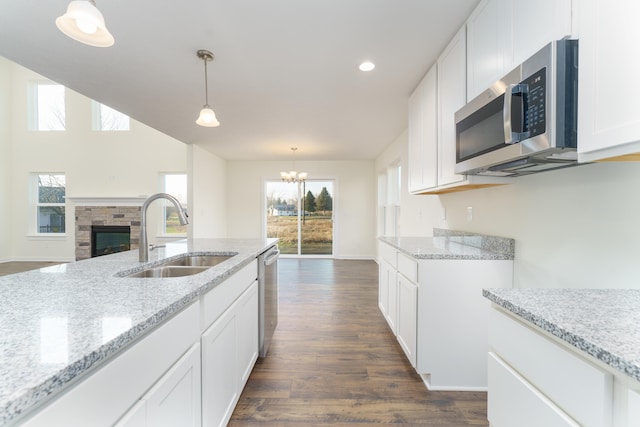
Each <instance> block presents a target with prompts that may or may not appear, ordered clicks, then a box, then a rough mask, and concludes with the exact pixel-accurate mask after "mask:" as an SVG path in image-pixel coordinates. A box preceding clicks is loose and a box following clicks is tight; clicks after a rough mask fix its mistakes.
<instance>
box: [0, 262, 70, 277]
mask: <svg viewBox="0 0 640 427" xmlns="http://www.w3.org/2000/svg"><path fill="white" fill-rule="evenodd" d="M58 264H60V263H59V262H37V261H11V262H0V276H6V275H7V274H15V273H22V272H23V271H29V270H36V269H38V268H42V267H51V266H52V265H58Z"/></svg>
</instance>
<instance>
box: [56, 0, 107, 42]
mask: <svg viewBox="0 0 640 427" xmlns="http://www.w3.org/2000/svg"><path fill="white" fill-rule="evenodd" d="M56 26H57V27H58V28H59V29H60V31H62V32H63V33H65V34H66V35H67V36H69V37H71V38H72V39H74V40H76V41H79V42H80V43H84V44H87V45H89V46H96V47H109V46H112V45H113V43H114V39H113V36H112V35H111V33H110V32H109V30H107V27H106V25H105V23H104V18H103V17H102V13H100V11H99V10H98V8H97V7H96V6H95V2H94V1H93V0H74V1H72V2H71V3H69V6H68V7H67V12H66V13H65V14H64V15H62V16H60V17H58V18H57V19H56Z"/></svg>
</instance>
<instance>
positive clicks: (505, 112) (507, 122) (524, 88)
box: [502, 83, 529, 144]
mask: <svg viewBox="0 0 640 427" xmlns="http://www.w3.org/2000/svg"><path fill="white" fill-rule="evenodd" d="M525 93H529V85H527V84H523V83H519V84H510V85H508V86H507V88H506V89H505V91H504V105H503V108H502V118H503V124H504V143H505V144H515V143H517V142H520V141H522V140H523V139H525V138H528V136H529V132H514V131H513V125H512V123H511V101H512V100H513V95H517V94H525Z"/></svg>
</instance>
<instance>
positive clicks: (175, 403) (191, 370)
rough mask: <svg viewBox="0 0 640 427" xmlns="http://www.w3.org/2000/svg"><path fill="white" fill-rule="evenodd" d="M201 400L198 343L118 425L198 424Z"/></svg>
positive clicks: (187, 426) (167, 426) (169, 426)
mask: <svg viewBox="0 0 640 427" xmlns="http://www.w3.org/2000/svg"><path fill="white" fill-rule="evenodd" d="M200 403H201V400H200V345H199V344H197V343H196V344H194V345H193V347H191V349H189V351H187V353H186V354H185V355H184V356H182V357H181V358H180V360H178V361H177V362H176V364H175V365H173V367H172V368H171V369H169V371H168V372H167V373H166V374H165V375H164V376H163V377H162V378H161V379H160V380H158V382H157V383H156V384H155V385H154V386H153V387H152V388H151V390H149V391H148V392H147V393H146V394H145V396H144V397H143V398H142V399H140V401H139V402H138V403H137V404H136V405H134V407H133V408H132V409H131V410H129V412H127V414H126V415H125V416H124V417H123V418H122V419H121V420H120V421H119V422H118V423H117V424H116V427H150V426H153V427H175V426H185V427H197V426H199V425H200Z"/></svg>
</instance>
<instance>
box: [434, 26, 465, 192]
mask: <svg viewBox="0 0 640 427" xmlns="http://www.w3.org/2000/svg"><path fill="white" fill-rule="evenodd" d="M466 54H467V45H466V27H464V26H463V27H462V29H461V30H460V31H458V33H457V34H456V35H455V36H454V37H453V39H452V40H451V42H450V43H449V45H448V46H447V47H446V49H445V50H444V52H442V55H440V58H439V59H438V185H439V186H442V185H446V184H451V183H454V182H458V181H463V180H464V179H465V177H464V175H456V174H455V172H454V169H455V166H456V122H455V114H456V111H458V110H459V109H460V108H462V107H463V106H464V105H465V104H466V102H467V91H466V87H467V66H466V63H467V56H466Z"/></svg>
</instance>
